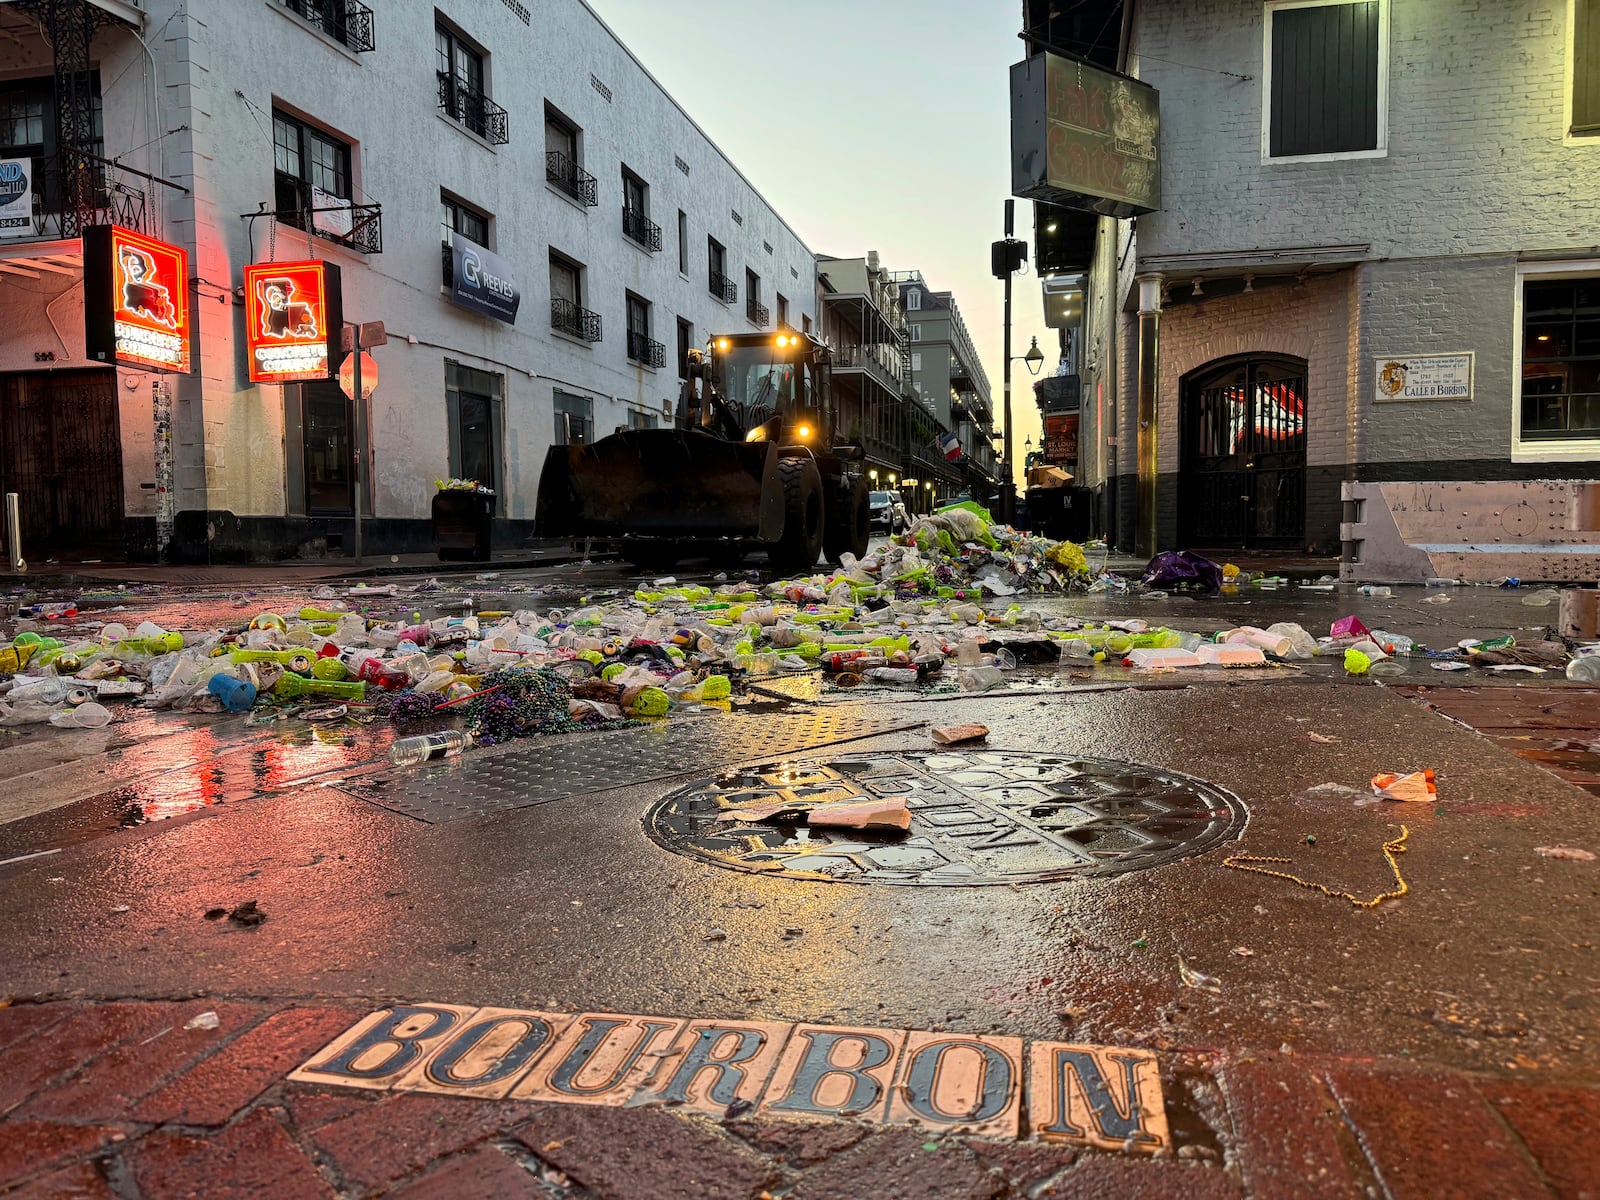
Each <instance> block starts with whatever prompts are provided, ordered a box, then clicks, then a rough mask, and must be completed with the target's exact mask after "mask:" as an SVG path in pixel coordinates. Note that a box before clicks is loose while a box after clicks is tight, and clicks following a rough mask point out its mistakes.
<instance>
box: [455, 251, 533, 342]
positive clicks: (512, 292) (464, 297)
mask: <svg viewBox="0 0 1600 1200" xmlns="http://www.w3.org/2000/svg"><path fill="white" fill-rule="evenodd" d="M450 299H452V300H454V301H455V302H456V303H457V304H459V305H461V307H463V308H470V309H472V310H473V311H475V312H481V313H482V314H483V315H484V316H486V317H493V318H494V319H495V320H497V321H504V322H505V323H506V324H507V325H515V324H516V321H517V307H518V306H519V305H520V304H521V303H522V296H521V295H520V294H519V293H518V291H517V285H516V283H515V282H513V280H512V278H511V264H510V263H508V262H507V261H506V260H505V259H503V258H501V257H500V256H499V255H498V254H495V253H494V252H492V251H490V250H486V249H484V248H483V247H482V246H480V245H478V243H477V242H474V241H469V240H468V239H466V238H464V237H462V236H461V235H460V234H459V233H452V234H451V235H450Z"/></svg>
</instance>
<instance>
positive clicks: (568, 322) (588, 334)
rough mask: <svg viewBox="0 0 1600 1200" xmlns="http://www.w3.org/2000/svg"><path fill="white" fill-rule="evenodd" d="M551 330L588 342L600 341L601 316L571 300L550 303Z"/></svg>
mask: <svg viewBox="0 0 1600 1200" xmlns="http://www.w3.org/2000/svg"><path fill="white" fill-rule="evenodd" d="M550 328H551V329H555V330H559V331H560V332H562V333H566V334H571V335H572V336H573V337H575V338H581V339H582V340H583V341H586V342H598V341H599V340H600V314H599V313H597V312H590V311H589V310H588V309H587V308H583V307H580V306H579V305H576V304H574V303H573V302H572V301H571V300H552V301H550Z"/></svg>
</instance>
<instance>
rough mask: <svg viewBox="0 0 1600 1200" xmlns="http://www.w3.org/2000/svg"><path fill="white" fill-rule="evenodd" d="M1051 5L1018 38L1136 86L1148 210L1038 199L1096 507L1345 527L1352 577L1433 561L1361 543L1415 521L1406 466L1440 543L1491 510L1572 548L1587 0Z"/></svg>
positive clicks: (1594, 364) (1584, 222)
mask: <svg viewBox="0 0 1600 1200" xmlns="http://www.w3.org/2000/svg"><path fill="white" fill-rule="evenodd" d="M1091 8H1092V9H1094V10H1095V11H1094V12H1093V13H1087V12H1086V11H1085V10H1086V9H1091ZM1071 19H1072V21H1073V22H1076V23H1075V24H1069V23H1068V21H1067V19H1066V18H1065V17H1063V16H1062V15H1061V14H1060V6H1050V5H1042V4H1033V3H1029V4H1027V5H1025V16H1024V20H1025V24H1026V26H1027V31H1028V34H1029V36H1030V39H1031V40H1030V43H1029V45H1030V55H1032V56H1037V57H1039V58H1043V57H1045V56H1046V55H1047V53H1048V52H1059V53H1060V54H1061V55H1062V56H1063V57H1067V56H1071V57H1074V58H1079V59H1082V60H1085V61H1087V62H1089V63H1093V64H1097V65H1099V66H1102V67H1107V68H1113V69H1115V68H1120V69H1122V70H1125V71H1126V72H1127V73H1128V74H1130V75H1133V76H1136V77H1137V78H1138V79H1140V80H1142V81H1144V82H1147V83H1149V84H1151V85H1153V86H1154V87H1155V88H1156V90H1157V91H1158V93H1159V97H1160V133H1159V164H1160V193H1161V199H1160V202H1159V206H1158V207H1157V208H1156V210H1155V211H1151V212H1146V213H1144V214H1142V215H1138V216H1136V217H1134V218H1133V219H1115V218H1113V217H1111V216H1097V215H1094V214H1092V213H1085V212H1081V211H1079V212H1068V211H1066V210H1057V209H1049V210H1043V209H1041V212H1040V213H1039V214H1038V216H1039V218H1040V219H1039V220H1038V221H1037V224H1038V226H1039V227H1040V228H1039V230H1038V232H1037V236H1038V239H1039V248H1038V249H1039V262H1040V269H1041V273H1042V274H1054V275H1055V276H1056V279H1055V280H1053V281H1049V282H1048V283H1047V292H1048V290H1049V289H1050V288H1052V287H1053V289H1054V295H1055V296H1056V298H1057V302H1058V303H1059V302H1060V301H1059V298H1060V296H1061V295H1062V293H1063V292H1065V293H1067V294H1069V295H1073V296H1076V297H1078V298H1080V299H1081V303H1080V304H1076V305H1072V306H1070V309H1069V311H1071V312H1072V313H1073V316H1072V317H1071V318H1070V322H1069V323H1070V325H1071V328H1070V331H1069V332H1070V334H1071V337H1070V342H1071V362H1072V364H1073V366H1074V369H1075V370H1077V371H1078V372H1080V373H1081V375H1082V379H1083V387H1082V394H1083V397H1084V400H1083V416H1082V419H1083V426H1082V428H1083V450H1082V456H1081V460H1080V479H1081V481H1082V482H1084V483H1085V484H1087V485H1088V486H1090V487H1092V488H1093V489H1094V490H1095V494H1096V499H1097V501H1098V506H1097V519H1098V524H1099V525H1100V527H1101V529H1102V530H1103V531H1105V532H1107V533H1109V534H1110V535H1111V536H1112V537H1113V538H1114V539H1115V540H1116V541H1117V542H1118V543H1119V544H1121V545H1126V546H1133V545H1135V544H1136V543H1137V545H1138V548H1139V549H1141V550H1147V549H1154V548H1168V547H1173V546H1177V545H1184V546H1191V547H1205V548H1213V549H1240V548H1278V549H1302V548H1309V549H1312V550H1316V551H1327V552H1332V551H1333V550H1335V549H1337V548H1339V547H1340V545H1341V543H1342V544H1343V548H1344V553H1345V557H1346V562H1347V565H1349V566H1350V567H1351V568H1353V571H1352V573H1355V574H1360V573H1363V566H1364V564H1365V566H1367V567H1373V569H1376V570H1379V571H1382V570H1393V571H1396V572H1397V573H1398V576H1404V575H1406V573H1407V571H1412V572H1413V573H1414V572H1415V571H1420V570H1423V569H1426V567H1427V566H1428V565H1429V564H1426V563H1423V562H1421V560H1419V559H1417V558H1416V556H1414V555H1413V556H1412V557H1411V558H1410V559H1408V560H1407V562H1405V563H1400V562H1397V561H1385V562H1384V563H1383V564H1382V565H1381V566H1374V564H1373V563H1372V561H1371V559H1370V554H1369V552H1371V551H1373V550H1376V549H1377V548H1378V545H1379V543H1384V544H1387V541H1392V540H1393V538H1391V537H1389V535H1390V534H1392V533H1395V532H1398V533H1399V534H1400V535H1402V536H1401V537H1400V539H1399V540H1400V542H1407V541H1409V542H1411V543H1413V544H1415V543H1416V542H1417V541H1418V538H1417V537H1415V536H1410V535H1409V534H1407V532H1406V525H1407V521H1406V519H1404V518H1403V517H1402V518H1400V519H1399V520H1398V525H1397V523H1396V520H1395V514H1393V513H1391V512H1390V511H1389V510H1390V509H1391V508H1394V509H1395V512H1396V513H1398V512H1399V511H1400V508H1399V507H1397V502H1396V496H1397V494H1398V493H1397V492H1396V491H1395V488H1396V487H1398V486H1401V485H1413V484H1418V483H1427V484H1438V485H1443V486H1445V487H1447V488H1448V490H1449V493H1450V495H1451V496H1452V497H1453V499H1452V500H1451V502H1450V503H1451V504H1452V505H1454V506H1456V507H1459V509H1460V511H1461V513H1462V518H1461V521H1460V528H1459V529H1458V530H1457V532H1456V533H1454V534H1452V535H1451V537H1452V538H1453V540H1454V541H1456V542H1459V543H1462V544H1463V546H1464V545H1465V543H1469V542H1476V541H1480V540H1482V541H1488V540H1492V537H1491V534H1490V533H1486V532H1485V530H1486V529H1487V528H1488V527H1491V526H1500V527H1503V528H1502V529H1501V533H1502V534H1507V533H1509V536H1511V537H1512V538H1517V539H1521V541H1522V542H1523V543H1524V544H1525V546H1534V545H1539V544H1543V543H1544V542H1549V543H1552V544H1556V543H1560V544H1562V545H1563V546H1565V547H1566V548H1567V549H1568V550H1570V549H1571V548H1572V547H1573V546H1576V545H1577V544H1579V543H1580V542H1581V541H1583V540H1584V538H1583V537H1580V536H1578V535H1582V534H1586V532H1587V531H1588V530H1589V528H1590V525H1592V524H1593V523H1594V521H1593V518H1592V517H1591V516H1590V515H1589V514H1588V513H1587V510H1586V509H1585V508H1584V505H1585V503H1586V501H1585V500H1584V499H1583V497H1584V496H1586V495H1588V494H1589V490H1588V489H1585V488H1584V487H1583V486H1582V481H1588V480H1594V479H1596V478H1600V245H1597V243H1600V3H1597V2H1596V0H1500V2H1497V3H1493V4H1485V3H1481V2H1479V0H1410V2H1407V3H1397V2H1395V0H1265V2H1263V0H1128V3H1126V4H1123V3H1115V2H1111V0H1107V2H1105V3H1101V4H1098V5H1095V4H1091V5H1087V6H1077V7H1076V8H1075V9H1074V11H1073V13H1072V14H1071ZM1085 30H1088V31H1100V32H1099V34H1098V36H1095V35H1093V33H1092V32H1091V33H1085V32H1083V31H1085ZM1107 30H1109V32H1106V31H1107ZM1029 61H1030V62H1031V61H1032V58H1030V60H1029ZM1026 67H1027V64H1026V63H1025V64H1019V66H1018V67H1017V68H1015V69H1014V76H1013V77H1014V80H1015V78H1016V72H1017V71H1023V70H1025V68H1026ZM1014 120H1015V116H1014ZM1017 190H1019V192H1022V191H1023V189H1021V188H1018V189H1017ZM1046 220H1049V221H1050V223H1051V224H1057V225H1059V226H1060V227H1061V229H1060V232H1059V233H1058V234H1056V235H1055V236H1053V237H1052V236H1047V235H1045V234H1044V232H1043V228H1044V226H1045V221H1046ZM1047 303H1048V299H1047ZM1080 313H1081V314H1082V315H1081V317H1080V316H1077V314H1080ZM1141 337H1143V338H1144V339H1146V340H1145V343H1144V344H1145V346H1146V347H1147V355H1146V359H1145V364H1144V365H1145V368H1146V379H1145V383H1146V397H1145V400H1146V410H1145V412H1144V414H1143V416H1144V419H1143V420H1141V419H1140V417H1141V414H1140V375H1141V372H1140V348H1141ZM1141 450H1142V451H1143V458H1144V462H1143V468H1144V469H1143V470H1141V456H1140V451H1141ZM1141 485H1142V489H1143V497H1142V498H1143V499H1144V500H1145V503H1143V504H1141V503H1140V499H1141ZM1530 504H1531V505H1532V507H1533V508H1534V509H1537V510H1538V515H1537V517H1536V518H1535V517H1532V516H1527V515H1526V514H1524V515H1522V516H1517V515H1515V514H1513V512H1512V510H1514V509H1517V508H1518V507H1519V506H1527V505H1530ZM1563 505H1566V507H1565V508H1564V509H1563V507H1562V506H1563ZM1590 507H1593V506H1590ZM1556 510H1561V511H1562V512H1564V513H1565V514H1566V516H1565V517H1564V518H1563V517H1561V516H1560V515H1559V514H1558V513H1557V511H1556ZM1586 522H1587V524H1586ZM1557 526H1560V528H1557ZM1369 533H1370V534H1371V536H1372V537H1373V538H1374V539H1375V540H1374V542H1373V544H1372V545H1370V546H1368V545H1366V544H1365V543H1366V540H1367V535H1368V534H1369ZM1569 534H1570V535H1573V536H1570V537H1569V536H1567V535H1569ZM1441 536H1442V535H1441ZM1424 540H1427V539H1424ZM1587 540H1588V541H1593V540H1595V537H1594V536H1593V535H1592V534H1589V535H1588V536H1587ZM1436 549H1437V547H1436ZM1456 549H1458V550H1460V549H1462V547H1456ZM1402 557H1404V556H1402ZM1431 565H1433V566H1437V565H1438V562H1437V559H1436V560H1435V561H1434V563H1433V564H1431ZM1509 573H1518V572H1509ZM1521 573H1523V574H1527V572H1521ZM1579 574H1586V575H1587V576H1588V577H1589V578H1593V575H1594V569H1593V568H1592V567H1589V568H1586V569H1585V570H1584V571H1581V572H1579Z"/></svg>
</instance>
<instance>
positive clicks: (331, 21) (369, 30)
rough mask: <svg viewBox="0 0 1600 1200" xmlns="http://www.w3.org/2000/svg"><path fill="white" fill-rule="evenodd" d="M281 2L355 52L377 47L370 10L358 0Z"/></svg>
mask: <svg viewBox="0 0 1600 1200" xmlns="http://www.w3.org/2000/svg"><path fill="white" fill-rule="evenodd" d="M283 6H284V7H285V8H287V9H288V10H289V11H290V12H292V13H294V14H295V15H296V16H298V17H304V18H305V19H306V20H307V21H310V22H311V24H313V25H315V26H316V27H317V28H318V29H320V30H322V32H323V33H325V34H327V35H328V36H329V37H331V38H332V39H333V40H334V41H336V42H338V43H339V44H340V45H341V46H344V47H345V48H346V49H348V50H354V51H355V52H356V53H357V54H365V53H366V52H367V51H369V50H376V49H377V48H378V44H377V41H376V39H375V38H374V36H373V22H372V10H371V9H370V8H368V7H367V6H366V5H365V4H362V3H361V2H360V0H283Z"/></svg>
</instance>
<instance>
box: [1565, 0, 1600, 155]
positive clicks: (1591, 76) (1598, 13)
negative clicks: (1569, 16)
mask: <svg viewBox="0 0 1600 1200" xmlns="http://www.w3.org/2000/svg"><path fill="white" fill-rule="evenodd" d="M1574 6H1575V7H1574V11H1573V22H1574V27H1573V31H1572V33H1573V37H1572V133H1573V136H1574V137H1585V136H1594V135H1600V0H1574Z"/></svg>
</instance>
